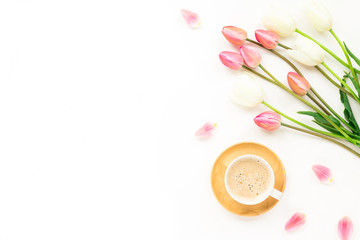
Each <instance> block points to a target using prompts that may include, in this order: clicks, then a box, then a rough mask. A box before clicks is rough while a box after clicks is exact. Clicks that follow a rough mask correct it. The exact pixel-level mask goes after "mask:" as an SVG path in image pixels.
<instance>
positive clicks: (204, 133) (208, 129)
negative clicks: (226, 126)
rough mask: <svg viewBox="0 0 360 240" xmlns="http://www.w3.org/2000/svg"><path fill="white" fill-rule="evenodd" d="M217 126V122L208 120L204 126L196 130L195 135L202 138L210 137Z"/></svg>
mask: <svg viewBox="0 0 360 240" xmlns="http://www.w3.org/2000/svg"><path fill="white" fill-rule="evenodd" d="M215 128H216V124H215V123H211V122H207V123H205V124H204V126H202V127H201V128H200V129H199V130H197V131H196V133H195V136H197V137H202V138H206V137H210V136H211V135H212V134H213V133H214V131H215Z"/></svg>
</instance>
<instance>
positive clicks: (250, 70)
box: [242, 65, 279, 86]
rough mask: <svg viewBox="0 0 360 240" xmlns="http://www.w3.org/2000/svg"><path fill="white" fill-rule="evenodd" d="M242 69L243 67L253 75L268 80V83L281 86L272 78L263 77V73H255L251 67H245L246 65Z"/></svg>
mask: <svg viewBox="0 0 360 240" xmlns="http://www.w3.org/2000/svg"><path fill="white" fill-rule="evenodd" d="M242 67H243V68H244V69H246V70H248V71H249V72H251V73H253V74H255V75H257V76H259V77H261V78H263V79H264V80H266V81H268V82H270V83H272V84H275V85H277V86H279V84H278V83H277V82H275V81H274V80H272V79H271V78H268V77H266V76H264V75H262V74H261V73H258V72H257V71H255V70H254V69H252V68H249V67H247V66H245V65H243V66H242Z"/></svg>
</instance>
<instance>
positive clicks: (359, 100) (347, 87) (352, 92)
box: [321, 62, 360, 103]
mask: <svg viewBox="0 0 360 240" xmlns="http://www.w3.org/2000/svg"><path fill="white" fill-rule="evenodd" d="M321 65H323V66H324V67H325V68H326V70H328V71H329V72H330V73H331V74H332V75H333V76H334V77H335V78H336V79H337V80H339V82H341V84H342V85H344V87H345V88H346V89H347V90H348V91H349V92H350V94H351V95H353V96H354V98H355V100H356V101H357V102H359V103H360V99H359V98H358V97H357V96H356V94H355V93H354V91H353V90H352V89H351V88H350V87H349V85H347V84H346V82H344V81H343V80H342V79H341V77H339V76H338V75H337V74H336V73H335V72H334V71H333V70H332V69H331V68H330V67H329V66H328V65H327V64H326V63H325V62H322V63H321Z"/></svg>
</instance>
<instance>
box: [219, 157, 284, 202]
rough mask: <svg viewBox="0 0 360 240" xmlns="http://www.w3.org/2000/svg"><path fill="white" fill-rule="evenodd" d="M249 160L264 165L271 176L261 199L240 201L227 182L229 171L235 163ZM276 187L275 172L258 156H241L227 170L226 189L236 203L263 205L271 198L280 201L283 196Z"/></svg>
mask: <svg viewBox="0 0 360 240" xmlns="http://www.w3.org/2000/svg"><path fill="white" fill-rule="evenodd" d="M249 160H251V161H255V162H257V164H258V163H262V166H265V167H266V169H267V171H268V173H269V175H270V178H269V184H268V187H267V188H266V190H265V191H264V192H263V193H262V194H261V195H260V196H259V197H257V198H256V199H254V200H249V199H240V198H239V197H237V196H235V194H234V193H233V192H232V190H231V189H230V188H229V186H228V181H227V179H228V174H229V169H230V168H231V166H233V165H234V164H235V163H237V162H239V161H249ZM274 185H275V176H274V172H273V170H272V168H271V166H270V165H269V163H268V162H267V161H265V160H264V159H263V158H261V157H259V156H256V155H243V156H240V157H238V158H236V159H234V160H233V161H232V162H231V163H230V165H229V166H228V168H227V169H226V172H225V187H226V190H227V192H228V193H229V195H230V196H231V197H232V198H233V199H234V200H235V201H237V202H239V203H242V204H245V205H255V204H258V203H261V202H263V201H265V200H266V199H267V198H268V197H269V196H271V197H273V198H275V199H277V200H280V198H281V196H282V192H280V191H279V190H277V189H275V188H274Z"/></svg>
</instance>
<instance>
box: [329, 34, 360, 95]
mask: <svg viewBox="0 0 360 240" xmlns="http://www.w3.org/2000/svg"><path fill="white" fill-rule="evenodd" d="M329 32H330V33H331V34H332V35H333V36H334V38H335V39H336V41H337V42H338V43H339V45H340V47H341V49H342V51H343V52H344V54H345V57H346V61H347V62H348V64H349V68H350V71H351V74H352V75H353V77H354V82H355V83H354V84H355V85H356V89H360V85H359V80H358V77H357V74H356V73H355V70H354V67H353V65H352V63H351V60H350V57H349V54H348V53H347V51H346V49H345V46H344V44H343V43H342V42H341V41H340V39H339V38H338V36H337V35H336V34H335V32H334V31H333V30H332V29H330V30H329ZM358 94H360V93H358Z"/></svg>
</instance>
